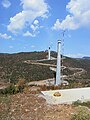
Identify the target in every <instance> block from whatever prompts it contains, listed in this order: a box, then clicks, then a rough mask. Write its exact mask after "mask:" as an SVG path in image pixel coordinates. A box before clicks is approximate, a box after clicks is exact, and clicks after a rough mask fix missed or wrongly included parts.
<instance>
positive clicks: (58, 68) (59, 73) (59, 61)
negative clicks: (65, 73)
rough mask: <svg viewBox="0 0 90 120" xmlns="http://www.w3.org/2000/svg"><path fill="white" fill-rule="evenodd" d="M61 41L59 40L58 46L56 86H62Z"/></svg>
mask: <svg viewBox="0 0 90 120" xmlns="http://www.w3.org/2000/svg"><path fill="white" fill-rule="evenodd" d="M60 49H61V40H58V46H57V68H56V82H55V85H56V86H58V85H61V83H62V81H61V53H60Z"/></svg>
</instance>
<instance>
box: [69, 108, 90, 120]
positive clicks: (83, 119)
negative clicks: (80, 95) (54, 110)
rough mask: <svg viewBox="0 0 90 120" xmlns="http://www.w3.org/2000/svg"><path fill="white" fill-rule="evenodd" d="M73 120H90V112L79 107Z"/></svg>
mask: <svg viewBox="0 0 90 120" xmlns="http://www.w3.org/2000/svg"><path fill="white" fill-rule="evenodd" d="M71 120H90V110H89V109H88V108H87V107H84V106H83V107H78V108H77V110H76V112H75V114H73V116H72V118H71Z"/></svg>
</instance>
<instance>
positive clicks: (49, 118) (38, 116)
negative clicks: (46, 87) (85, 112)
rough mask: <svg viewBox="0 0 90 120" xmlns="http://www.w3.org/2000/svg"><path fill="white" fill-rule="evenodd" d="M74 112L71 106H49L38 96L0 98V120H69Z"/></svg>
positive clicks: (21, 95)
mask: <svg viewBox="0 0 90 120" xmlns="http://www.w3.org/2000/svg"><path fill="white" fill-rule="evenodd" d="M74 111H75V108H74V107H73V106H72V105H49V104H47V103H46V101H45V99H44V98H42V97H40V96H39V95H38V94H31V93H18V94H15V95H9V96H7V97H6V96H1V97H0V120H70V118H71V115H72V114H73V113H74Z"/></svg>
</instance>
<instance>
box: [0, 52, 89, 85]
mask: <svg viewBox="0 0 90 120" xmlns="http://www.w3.org/2000/svg"><path fill="white" fill-rule="evenodd" d="M51 56H53V57H56V56H57V53H56V52H54V51H52V52H51ZM46 58H47V51H45V52H44V51H42V52H27V53H17V54H0V81H3V82H9V83H14V84H16V83H18V79H20V78H23V79H25V82H29V81H36V80H44V79H48V78H53V77H55V75H54V72H53V71H51V70H50V69H49V66H41V65H38V64H37V65H34V64H27V63H25V62H24V61H27V60H30V61H33V60H40V59H46ZM39 62H41V61H39ZM41 63H46V64H54V65H56V60H52V61H43V62H41ZM63 64H64V66H67V68H66V69H65V70H64V71H63V74H64V75H73V74H74V73H75V72H77V71H72V70H70V69H68V67H74V68H75V67H76V68H83V69H84V70H85V71H86V73H84V74H82V75H81V76H75V77H71V78H70V80H71V81H73V80H74V81H75V80H78V79H79V80H80V81H82V82H84V83H85V82H86V81H87V80H89V79H90V74H89V73H90V60H88V59H72V58H68V57H66V59H64V60H63ZM69 82H70V81H69ZM71 83H73V82H71ZM76 83H77V82H76ZM88 83H89V81H88Z"/></svg>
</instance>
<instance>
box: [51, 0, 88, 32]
mask: <svg viewBox="0 0 90 120" xmlns="http://www.w3.org/2000/svg"><path fill="white" fill-rule="evenodd" d="M66 9H67V10H68V12H69V14H68V15H67V16H66V18H65V19H64V20H63V21H60V20H59V19H57V20H56V22H55V24H54V26H53V27H52V29H54V30H60V29H63V30H65V29H68V30H75V29H78V28H80V27H86V26H88V25H89V26H90V0H71V1H70V2H69V3H68V5H67V6H66Z"/></svg>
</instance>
